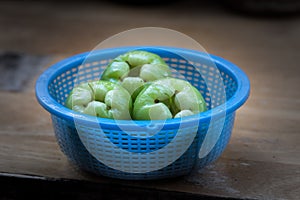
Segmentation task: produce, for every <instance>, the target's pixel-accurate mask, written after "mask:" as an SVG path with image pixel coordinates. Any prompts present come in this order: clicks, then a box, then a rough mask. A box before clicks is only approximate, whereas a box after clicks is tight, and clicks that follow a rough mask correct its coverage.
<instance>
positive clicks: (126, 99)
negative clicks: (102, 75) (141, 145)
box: [65, 80, 132, 119]
mask: <svg viewBox="0 0 300 200" xmlns="http://www.w3.org/2000/svg"><path fill="white" fill-rule="evenodd" d="M65 105H66V107H68V108H70V109H72V110H74V111H77V112H80V113H84V114H88V115H92V116H97V117H102V118H110V119H131V110H132V100H131V96H130V94H129V93H128V92H127V90H125V89H124V88H123V87H121V86H119V85H118V84H115V83H112V82H108V81H102V80H99V81H93V82H88V83H82V84H80V85H79V86H77V87H75V88H73V90H72V91H71V93H70V95H69V96H68V98H67V100H66V102H65Z"/></svg>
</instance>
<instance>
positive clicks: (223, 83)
mask: <svg viewBox="0 0 300 200" xmlns="http://www.w3.org/2000/svg"><path fill="white" fill-rule="evenodd" d="M133 49H143V50H147V51H151V52H154V53H156V54H158V55H160V56H161V57H162V58H163V59H164V60H165V61H166V62H167V63H168V64H169V66H170V67H171V68H172V72H173V76H175V77H178V78H184V79H186V80H188V81H189V82H190V83H191V84H193V85H194V86H195V87H196V88H197V89H199V91H200V92H201V93H202V95H203V97H204V98H205V100H206V103H207V106H208V108H209V111H207V112H204V113H201V114H200V115H197V116H196V117H194V118H191V121H193V120H195V118H197V121H196V122H195V123H191V122H189V121H188V120H183V121H180V120H175V119H174V120H167V121H165V122H164V125H163V126H162V128H161V130H160V131H159V132H158V133H156V134H155V135H151V136H149V133H148V131H149V127H148V124H147V123H146V122H143V121H141V122H137V123H138V125H139V127H140V128H139V129H134V128H132V127H130V124H129V125H127V126H126V121H123V122H122V124H125V126H126V127H127V128H128V131H130V134H128V131H124V130H123V129H121V128H120V127H119V126H118V123H117V122H116V121H114V120H110V119H97V120H96V121H95V120H94V119H91V118H89V117H87V116H84V117H79V118H78V119H77V117H78V116H79V114H76V113H74V112H73V111H71V110H69V109H67V108H66V107H64V102H65V100H66V98H67V96H68V94H69V93H70V91H71V90H72V88H73V87H74V86H75V85H77V84H79V83H81V82H86V81H91V80H98V79H99V78H100V76H101V73H102V71H103V70H104V69H105V67H106V66H107V64H108V63H109V62H110V61H111V59H113V58H115V57H116V56H118V55H119V54H122V53H125V52H127V51H130V50H133ZM207 59H210V60H207ZM249 88H250V85H249V81H248V79H247V77H246V75H245V74H244V73H243V72H242V71H241V70H240V69H239V68H237V67H236V66H235V65H233V64H232V63H230V62H228V61H226V60H224V59H222V58H219V57H216V56H212V55H210V56H208V55H206V54H203V53H200V52H197V51H192V50H187V49H178V48H168V47H143V48H142V47H128V48H127V47H126V48H115V49H106V50H99V51H97V52H93V55H91V54H90V55H89V53H84V54H80V55H76V56H73V57H70V58H67V59H65V60H63V61H61V62H59V63H57V64H55V65H54V66H52V67H50V68H49V69H48V70H47V71H45V72H44V73H43V74H42V75H41V76H40V78H39V79H38V81H37V83H36V96H37V99H38V101H39V102H40V104H41V105H42V106H43V107H44V108H45V109H46V110H48V111H49V112H50V113H51V118H52V122H53V127H54V131H55V134H56V137H57V140H58V143H59V145H60V147H61V149H62V151H63V152H64V153H65V154H66V156H67V157H68V159H69V160H70V161H71V162H72V163H74V164H75V165H76V166H78V167H80V168H81V169H84V170H87V171H89V172H93V173H96V174H99V175H105V176H109V177H115V178H121V179H158V178H166V177H173V176H181V175H185V174H187V173H189V172H190V171H191V170H192V169H193V167H195V166H196V167H197V168H202V167H204V166H206V165H207V164H209V163H211V162H212V161H214V160H216V159H217V158H218V157H219V156H220V155H221V153H222V152H223V150H224V149H225V147H226V145H227V143H228V141H229V139H230V135H231V132H232V128H233V124H234V118H235V110H236V109H238V108H239V107H240V106H241V105H242V104H243V103H244V102H245V101H246V99H247V98H248V95H249ZM224 99H225V102H224ZM222 105H223V106H222ZM220 106H221V108H222V109H223V110H222V109H220ZM218 109H219V110H218ZM214 111H215V112H214ZM220 113H221V114H220ZM212 121H213V126H210V125H211V124H212ZM179 126H180V127H179ZM100 127H101V128H100ZM220 127H221V129H220ZM130 128H131V129H130ZM208 129H209V131H210V134H214V133H216V135H217V136H218V137H217V138H216V142H215V144H213V148H212V149H211V150H210V151H209V153H208V154H207V155H205V156H204V157H200V158H199V151H200V149H201V148H202V147H203V141H204V140H205V137H206V134H207V131H208ZM220 130H221V133H220V134H218V133H217V132H218V131H220ZM179 135H180V136H179ZM177 136H179V137H177ZM174 138H176V144H175V145H173V146H172V147H171V148H169V149H168V151H163V150H162V149H164V148H165V147H167V146H168V145H170V143H171V142H172V141H174V140H175V139H174ZM187 138H192V140H189V139H187ZM206 142H207V141H206ZM120 149H122V151H121V152H120ZM182 149H184V151H183V152H180V151H182ZM142 154H143V155H147V156H140V155H142ZM175 154H176V155H175ZM103 155H105V156H104V157H103ZM135 155H136V156H135ZM177 155H179V157H178V158H177V159H176V160H174V161H172V162H170V163H169V164H168V165H167V166H163V167H162V168H159V169H157V170H152V169H154V168H155V167H156V168H157V165H159V164H160V163H162V162H163V161H167V160H168V159H169V160H170V158H174V157H176V156H177ZM101 156H102V157H101ZM99 157H100V158H101V159H98V158H99ZM120 169H126V170H120Z"/></svg>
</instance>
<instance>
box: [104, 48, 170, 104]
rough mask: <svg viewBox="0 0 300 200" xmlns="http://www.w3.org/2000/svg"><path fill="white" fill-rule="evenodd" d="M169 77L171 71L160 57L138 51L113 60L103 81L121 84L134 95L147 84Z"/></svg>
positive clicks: (106, 70) (105, 71) (105, 72)
mask: <svg viewBox="0 0 300 200" xmlns="http://www.w3.org/2000/svg"><path fill="white" fill-rule="evenodd" d="M169 76H171V70H170V68H169V66H168V65H167V64H166V63H165V61H164V60H163V59H162V58H161V57H160V56H159V55H157V54H154V53H150V52H147V51H141V50H136V51H129V52H127V53H125V54H122V55H119V56H118V57H116V58H115V59H113V60H112V62H111V63H110V64H109V65H108V66H107V68H106V69H105V70H104V72H103V74H102V76H101V80H106V81H110V82H114V83H121V85H122V86H123V87H124V88H125V89H127V90H128V92H129V93H130V94H131V95H132V94H133V93H134V92H135V90H141V89H143V86H144V84H145V82H152V81H155V80H158V79H162V78H166V77H169ZM130 78H134V79H130ZM128 79H129V80H128ZM135 97H136V95H135V96H133V100H134V99H135Z"/></svg>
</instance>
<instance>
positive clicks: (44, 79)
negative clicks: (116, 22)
mask: <svg viewBox="0 0 300 200" xmlns="http://www.w3.org/2000/svg"><path fill="white" fill-rule="evenodd" d="M136 49H148V50H151V49H152V50H163V51H169V52H172V53H176V54H177V53H178V54H179V55H181V53H182V54H187V53H188V54H189V55H192V56H199V57H204V56H205V57H206V58H207V56H209V58H210V59H211V61H212V62H213V63H215V64H216V66H217V67H218V68H222V71H225V72H226V73H229V74H230V75H231V76H232V77H233V78H234V79H235V81H236V82H237V89H236V92H235V93H234V94H233V96H232V97H231V98H230V99H228V100H227V101H226V102H225V103H224V104H221V105H219V106H216V107H215V108H212V109H209V110H207V111H205V112H201V113H199V114H196V115H192V116H188V117H184V118H178V119H167V120H152V121H155V122H156V123H158V124H163V125H164V127H168V126H174V125H175V126H176V125H177V126H179V125H180V124H182V123H184V124H185V125H186V126H189V125H191V124H194V123H195V121H198V122H201V123H202V122H204V123H205V122H208V123H209V121H210V120H211V118H213V117H215V118H218V117H221V116H224V114H225V115H226V114H229V113H232V112H235V111H236V110H237V109H238V108H240V107H241V106H242V105H243V104H244V103H245V102H246V100H247V99H248V97H249V95H250V81H249V78H248V77H247V75H246V74H245V72H244V71H242V70H241V69H240V68H239V67H237V66H236V65H235V64H233V63H232V62H230V61H228V60H225V59H224V58H222V57H219V56H216V55H213V54H208V53H206V52H201V51H197V50H191V49H185V48H178V47H166V46H130V47H115V48H106V49H100V50H96V52H97V54H112V53H113V54H116V52H119V51H124V52H127V51H130V50H136ZM91 52H93V53H94V52H95V51H90V52H84V53H80V54H76V55H73V56H70V57H67V58H65V59H63V60H61V61H59V62H57V63H55V64H53V65H51V66H50V67H49V68H48V69H46V70H45V71H44V72H43V73H42V74H41V75H40V76H39V77H38V79H37V80H36V85H35V95H36V98H37V100H38V102H39V104H40V105H41V106H42V107H43V108H44V109H46V110H47V111H48V112H49V113H51V114H53V115H56V116H59V117H61V118H63V119H66V120H73V121H74V120H75V119H76V120H77V121H80V122H82V123H87V124H89V125H93V124H94V125H96V126H99V123H100V124H101V126H103V125H104V126H115V125H116V124H118V125H122V126H131V125H132V123H128V122H129V121H131V122H132V121H134V123H136V124H137V125H138V126H141V127H144V126H148V125H149V124H150V122H151V121H150V120H114V119H107V118H99V117H94V116H89V115H85V114H81V113H78V112H75V111H73V110H71V109H69V108H67V107H65V106H63V105H61V104H60V103H58V102H57V101H56V100H55V99H54V98H53V97H52V96H51V95H50V93H49V90H48V86H49V84H50V83H51V82H52V81H53V79H54V78H55V77H56V76H57V75H59V74H61V73H62V72H64V71H66V69H71V68H73V67H77V66H79V65H81V64H82V62H83V61H84V60H85V58H87V56H89V55H90V53H91ZM119 54H120V53H119Z"/></svg>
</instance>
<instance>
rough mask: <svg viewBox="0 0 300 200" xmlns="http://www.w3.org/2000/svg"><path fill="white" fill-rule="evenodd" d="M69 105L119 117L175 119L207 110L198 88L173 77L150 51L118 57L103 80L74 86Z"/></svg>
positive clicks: (92, 112)
mask: <svg viewBox="0 0 300 200" xmlns="http://www.w3.org/2000/svg"><path fill="white" fill-rule="evenodd" d="M65 105H66V107H68V108H70V109H73V110H75V111H78V112H81V113H84V114H88V115H93V116H97V117H102V118H111V119H118V120H128V119H134V120H160V119H171V118H178V117H185V116H189V115H193V114H197V113H200V112H203V111H205V110H206V109H207V108H206V103H205V101H204V99H203V97H202V95H201V93H200V92H199V91H198V90H197V89H196V88H195V87H193V86H192V85H191V84H190V83H189V82H187V81H185V80H181V79H177V78H173V77H171V70H170V68H169V66H168V65H167V64H166V63H165V61H164V60H163V59H162V58H161V57H160V56H158V55H156V54H154V53H150V52H147V51H130V52H127V53H125V54H122V55H120V56H118V57H116V58H115V59H113V60H112V61H111V62H110V64H109V65H108V66H107V68H106V69H105V70H104V72H103V74H102V76H101V80H98V81H92V82H88V83H82V84H80V85H79V86H77V87H75V88H73V90H72V91H71V93H70V94H69V96H68V98H67V100H66V103H65Z"/></svg>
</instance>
